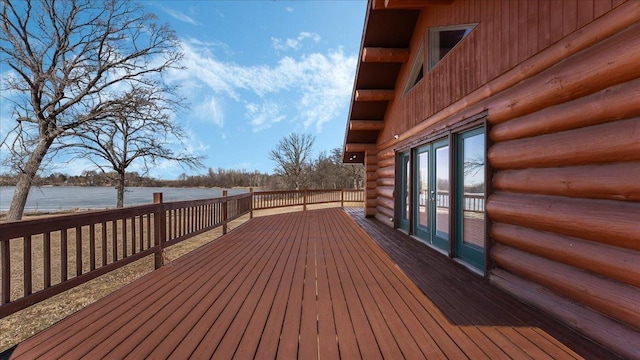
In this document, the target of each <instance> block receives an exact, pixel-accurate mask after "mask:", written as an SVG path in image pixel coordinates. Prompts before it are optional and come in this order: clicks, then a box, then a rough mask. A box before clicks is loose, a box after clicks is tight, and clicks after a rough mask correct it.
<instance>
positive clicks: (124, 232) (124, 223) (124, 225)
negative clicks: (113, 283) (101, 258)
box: [122, 218, 127, 259]
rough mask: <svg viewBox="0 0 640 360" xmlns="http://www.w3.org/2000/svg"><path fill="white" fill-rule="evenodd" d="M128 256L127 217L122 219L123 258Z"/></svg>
mask: <svg viewBox="0 0 640 360" xmlns="http://www.w3.org/2000/svg"><path fill="white" fill-rule="evenodd" d="M126 257H127V218H124V219H122V258H123V259H124V258H126Z"/></svg>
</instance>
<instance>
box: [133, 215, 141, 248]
mask: <svg viewBox="0 0 640 360" xmlns="http://www.w3.org/2000/svg"><path fill="white" fill-rule="evenodd" d="M139 251H142V249H139ZM135 254H136V217H135V216H132V217H131V255H135Z"/></svg>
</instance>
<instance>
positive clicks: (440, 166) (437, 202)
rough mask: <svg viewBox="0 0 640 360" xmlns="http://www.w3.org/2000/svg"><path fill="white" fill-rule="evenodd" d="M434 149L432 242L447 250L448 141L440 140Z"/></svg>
mask: <svg viewBox="0 0 640 360" xmlns="http://www.w3.org/2000/svg"><path fill="white" fill-rule="evenodd" d="M433 146H434V149H435V164H434V165H435V171H434V172H435V182H434V188H435V199H433V200H434V204H433V206H434V207H435V208H434V221H435V226H434V234H433V236H434V238H435V240H434V242H436V243H437V245H438V246H440V247H442V248H444V249H445V250H449V203H450V201H449V187H450V185H449V143H448V141H442V142H439V143H436V144H434V145H433Z"/></svg>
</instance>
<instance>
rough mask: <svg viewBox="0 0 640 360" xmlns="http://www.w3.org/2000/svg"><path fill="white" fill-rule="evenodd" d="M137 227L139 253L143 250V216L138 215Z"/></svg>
mask: <svg viewBox="0 0 640 360" xmlns="http://www.w3.org/2000/svg"><path fill="white" fill-rule="evenodd" d="M138 225H140V226H139V227H138V228H139V231H140V234H139V235H140V236H138V238H139V239H140V251H143V250H144V215H140V216H138Z"/></svg>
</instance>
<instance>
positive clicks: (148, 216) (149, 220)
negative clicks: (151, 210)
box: [146, 214, 155, 249]
mask: <svg viewBox="0 0 640 360" xmlns="http://www.w3.org/2000/svg"><path fill="white" fill-rule="evenodd" d="M146 217H147V249H151V234H152V232H153V228H152V227H151V214H147V215H146ZM154 236H155V235H154Z"/></svg>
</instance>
